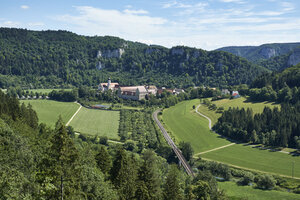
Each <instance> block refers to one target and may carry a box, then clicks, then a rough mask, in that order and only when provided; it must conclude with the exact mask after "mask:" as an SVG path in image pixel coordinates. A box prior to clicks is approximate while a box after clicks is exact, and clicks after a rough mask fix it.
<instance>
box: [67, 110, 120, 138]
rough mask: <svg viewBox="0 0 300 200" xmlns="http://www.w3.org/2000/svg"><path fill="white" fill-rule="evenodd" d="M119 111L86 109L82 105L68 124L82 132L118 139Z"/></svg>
mask: <svg viewBox="0 0 300 200" xmlns="http://www.w3.org/2000/svg"><path fill="white" fill-rule="evenodd" d="M119 119H120V112H119V111H106V110H96V109H87V108H84V107H82V108H81V110H80V111H79V112H78V113H77V115H76V116H75V117H74V118H73V120H72V121H71V123H70V125H71V126H73V127H74V130H75V131H77V132H80V133H84V134H90V135H101V136H107V137H108V138H111V139H118V138H119V137H118V128H119Z"/></svg>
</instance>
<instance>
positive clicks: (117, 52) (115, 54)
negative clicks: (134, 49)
mask: <svg viewBox="0 0 300 200" xmlns="http://www.w3.org/2000/svg"><path fill="white" fill-rule="evenodd" d="M123 53H125V50H124V49H121V48H119V49H112V50H103V51H101V50H99V51H98V52H97V58H101V57H103V58H121V57H122V54H123Z"/></svg>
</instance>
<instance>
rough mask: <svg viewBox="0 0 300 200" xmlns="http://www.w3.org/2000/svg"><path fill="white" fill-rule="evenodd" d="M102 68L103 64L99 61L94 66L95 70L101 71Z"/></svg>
mask: <svg viewBox="0 0 300 200" xmlns="http://www.w3.org/2000/svg"><path fill="white" fill-rule="evenodd" d="M102 68H104V64H102V63H101V62H100V61H99V62H98V63H97V65H96V69H98V70H101V69H102Z"/></svg>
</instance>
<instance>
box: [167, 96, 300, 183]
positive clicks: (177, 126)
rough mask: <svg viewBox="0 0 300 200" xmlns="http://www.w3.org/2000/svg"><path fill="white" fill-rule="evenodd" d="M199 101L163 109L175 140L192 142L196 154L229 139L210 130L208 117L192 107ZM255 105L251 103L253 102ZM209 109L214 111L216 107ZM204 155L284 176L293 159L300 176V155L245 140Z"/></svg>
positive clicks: (226, 142) (297, 175)
mask: <svg viewBox="0 0 300 200" xmlns="http://www.w3.org/2000/svg"><path fill="white" fill-rule="evenodd" d="M199 103H200V101H199V99H198V100H197V99H196V100H191V101H184V102H181V103H179V104H177V105H176V106H174V107H171V108H169V109H166V110H164V111H163V116H162V119H163V122H164V123H165V124H164V126H166V128H167V129H168V130H169V131H171V132H172V134H173V135H174V136H175V138H176V140H179V141H185V142H190V143H191V145H192V147H193V149H194V151H195V154H197V153H199V152H203V151H206V150H210V149H214V148H216V147H220V146H223V145H226V144H229V143H230V142H229V141H227V140H226V139H223V138H220V137H219V136H218V134H216V133H213V132H211V131H210V130H209V128H208V120H207V119H205V118H204V117H202V116H200V115H198V114H196V113H195V112H194V111H193V110H192V107H193V105H198V104H199ZM247 104H248V103H247ZM255 105H256V104H254V105H252V104H251V106H255ZM257 106H260V107H261V109H263V107H264V106H262V105H257ZM201 107H204V106H201ZM224 107H225V106H224ZM208 112H211V113H212V112H214V111H208ZM257 112H258V111H257ZM205 114H206V113H205ZM201 157H203V158H206V159H210V160H214V161H219V162H223V163H227V164H230V165H235V166H237V167H242V168H247V169H250V170H257V171H264V172H269V173H275V174H280V175H285V176H291V171H292V168H291V167H292V162H293V161H294V162H295V165H294V166H295V173H294V175H295V177H298V178H300V167H298V166H300V157H292V156H290V155H288V154H284V153H280V152H270V151H268V150H260V149H257V148H252V147H250V146H243V145H242V144H235V145H232V146H230V147H226V148H223V149H219V150H216V151H212V152H209V153H205V154H202V155H201Z"/></svg>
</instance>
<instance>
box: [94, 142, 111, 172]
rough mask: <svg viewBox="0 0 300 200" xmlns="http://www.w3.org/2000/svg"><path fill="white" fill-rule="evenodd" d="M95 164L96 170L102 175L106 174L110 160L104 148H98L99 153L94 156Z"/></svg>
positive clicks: (109, 166)
mask: <svg viewBox="0 0 300 200" xmlns="http://www.w3.org/2000/svg"><path fill="white" fill-rule="evenodd" d="M95 159H96V162H97V166H98V168H99V169H100V170H101V171H102V172H103V173H104V174H108V172H109V170H110V168H111V158H110V155H109V153H108V152H107V150H106V148H105V147H104V146H101V147H100V150H99V153H98V154H97V155H96V158H95Z"/></svg>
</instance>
